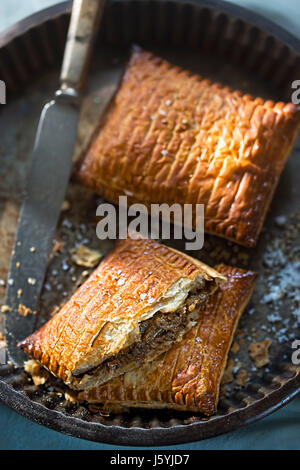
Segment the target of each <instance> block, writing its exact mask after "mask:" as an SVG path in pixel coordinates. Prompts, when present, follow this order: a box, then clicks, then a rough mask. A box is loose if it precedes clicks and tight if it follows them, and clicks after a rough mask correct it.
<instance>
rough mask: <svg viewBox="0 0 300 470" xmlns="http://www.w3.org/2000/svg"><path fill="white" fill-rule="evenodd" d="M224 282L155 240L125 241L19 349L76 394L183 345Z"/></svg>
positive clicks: (223, 279) (207, 268) (223, 278)
mask: <svg viewBox="0 0 300 470" xmlns="http://www.w3.org/2000/svg"><path fill="white" fill-rule="evenodd" d="M225 280H226V278H225V277H224V276H223V274H221V273H219V272H217V271H216V270H214V269H212V268H210V267H209V266H207V265H205V264H203V263H201V262H200V261H198V260H195V259H193V258H190V257H189V256H187V255H185V254H183V253H180V252H178V251H175V250H173V249H171V248H168V247H166V246H163V245H161V244H159V243H157V242H155V241H153V240H149V239H138V240H132V239H127V240H122V241H120V242H118V243H117V244H116V247H115V249H114V250H113V251H112V252H111V253H110V254H108V256H107V257H106V259H104V261H103V262H102V263H101V264H100V265H99V266H98V268H97V269H96V270H95V271H94V272H93V273H92V275H91V276H90V277H89V278H88V280H87V281H86V282H85V283H84V284H83V285H82V286H81V287H80V288H79V289H78V290H77V292H75V294H74V295H73V296H72V297H71V299H70V300H69V301H68V302H67V303H66V304H65V305H64V306H63V307H62V309H61V310H60V311H59V312H58V313H57V314H56V316H54V317H53V318H52V319H51V320H49V322H48V323H46V324H45V325H44V326H43V327H42V328H41V329H40V330H38V331H36V332H35V333H33V334H32V335H31V336H29V337H28V338H27V339H25V340H24V341H22V342H21V343H20V347H21V348H22V349H23V350H24V351H25V352H26V353H28V354H29V355H30V356H32V357H33V358H35V359H37V360H38V361H39V362H40V363H41V364H42V365H43V366H44V367H46V368H47V369H48V370H49V371H50V372H52V374H54V375H55V376H57V377H59V378H60V379H62V380H63V381H64V382H65V383H66V384H67V385H68V386H70V387H71V388H73V389H75V390H83V389H89V388H92V387H94V386H96V385H99V384H102V383H104V382H107V381H108V380H110V379H112V378H114V377H116V376H119V375H121V374H124V373H125V372H127V371H130V370H132V369H134V368H136V367H139V366H141V365H142V364H144V363H145V362H149V361H151V360H154V359H155V358H156V357H157V356H159V355H161V354H162V353H163V352H165V351H166V350H168V349H169V348H170V346H171V345H172V344H173V343H175V342H177V341H180V340H181V339H182V337H183V335H184V334H185V333H186V332H187V331H188V330H189V329H190V328H191V327H192V325H193V319H194V318H195V317H197V315H198V312H199V311H200V309H201V308H202V305H203V304H204V303H207V301H208V299H209V296H210V295H212V293H213V292H214V291H215V290H216V289H217V287H218V286H219V285H220V284H221V283H223V282H225Z"/></svg>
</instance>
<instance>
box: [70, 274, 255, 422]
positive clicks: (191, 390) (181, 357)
mask: <svg viewBox="0 0 300 470" xmlns="http://www.w3.org/2000/svg"><path fill="white" fill-rule="evenodd" d="M217 269H218V270H219V272H220V273H221V274H222V275H224V276H226V277H227V282H226V283H224V284H222V285H221V287H220V288H219V289H218V290H217V291H216V292H215V293H214V294H213V295H212V296H211V297H210V299H209V301H208V302H207V303H206V304H205V305H204V306H203V308H202V310H201V314H200V316H199V318H198V321H197V323H196V324H195V326H194V327H193V328H192V329H191V330H190V331H189V332H188V333H187V334H186V335H185V336H184V339H183V340H182V341H181V342H180V343H176V344H174V345H173V346H172V347H171V348H170V349H169V351H167V352H166V353H164V354H163V355H162V356H161V357H159V358H157V359H156V360H155V361H153V362H152V363H147V364H146V366H144V367H143V368H139V369H136V370H133V371H131V372H128V373H126V374H125V375H123V376H121V377H117V378H116V379H114V380H111V381H110V382H108V383H107V384H105V385H102V386H100V387H96V388H94V389H92V390H89V391H85V392H81V393H80V394H79V399H81V400H82V401H83V400H85V401H88V402H90V403H99V404H102V405H103V409H106V410H114V409H118V410H119V409H120V407H144V408H145V407H146V408H171V409H175V410H188V411H198V412H202V413H204V414H205V415H207V416H210V415H212V414H214V413H215V412H216V409H217V403H218V398H219V388H220V381H221V378H222V375H223V372H224V368H225V365H226V361H227V355H228V351H229V348H230V345H231V342H232V338H233V335H234V332H235V329H236V326H237V323H238V320H239V318H240V315H241V314H242V312H243V310H244V308H245V307H246V305H247V303H248V301H249V298H250V296H251V293H252V290H253V287H254V284H255V280H256V273H254V272H252V271H244V270H242V269H237V268H232V267H229V266H224V265H221V266H219V268H217Z"/></svg>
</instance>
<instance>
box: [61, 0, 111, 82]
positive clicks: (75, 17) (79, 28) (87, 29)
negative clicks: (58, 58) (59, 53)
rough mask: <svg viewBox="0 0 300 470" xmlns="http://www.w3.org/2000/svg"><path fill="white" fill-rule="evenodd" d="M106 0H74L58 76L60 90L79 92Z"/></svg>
mask: <svg viewBox="0 0 300 470" xmlns="http://www.w3.org/2000/svg"><path fill="white" fill-rule="evenodd" d="M105 3H106V0H74V1H73V8H72V15H71V22H70V26H69V32H68V38H67V44H66V49H65V53H64V59H63V65H62V71H61V76H60V82H61V88H62V89H66V88H73V89H75V90H79V89H80V88H81V87H82V85H83V82H84V78H85V74H86V70H87V66H88V63H89V58H90V54H91V50H92V45H93V41H94V39H95V36H96V32H97V27H98V25H99V24H100V21H101V18H102V14H103V10H104V6H105Z"/></svg>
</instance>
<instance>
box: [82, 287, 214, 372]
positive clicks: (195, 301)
mask: <svg viewBox="0 0 300 470" xmlns="http://www.w3.org/2000/svg"><path fill="white" fill-rule="evenodd" d="M206 299H207V292H203V291H201V293H197V292H196V293H190V294H189V295H188V297H187V299H186V301H185V303H184V305H182V306H181V307H180V308H179V309H178V310H176V311H175V312H172V313H162V312H157V313H156V314H155V315H154V316H153V317H152V318H150V319H149V320H145V321H143V322H141V323H140V325H139V328H140V333H141V339H140V341H138V342H136V343H134V344H132V345H131V346H129V347H127V348H126V349H124V350H123V351H121V352H120V353H118V354H117V355H116V356H113V357H111V358H109V359H107V360H106V361H104V362H103V363H101V364H100V365H99V366H96V367H93V368H92V369H90V370H89V371H85V372H84V373H81V374H78V376H79V377H83V376H84V375H85V374H88V375H94V374H95V373H97V372H98V370H99V371H100V370H101V372H103V371H105V370H106V371H111V372H112V371H115V370H116V369H119V368H120V367H126V365H127V364H130V363H131V362H132V361H134V362H136V364H137V365H138V364H140V363H142V362H144V360H145V358H146V357H151V354H152V353H154V352H155V355H158V353H159V351H161V352H164V351H165V350H166V349H168V348H166V345H168V346H169V345H171V344H172V343H174V342H176V340H177V339H178V337H179V336H180V333H182V332H185V331H186V330H187V328H188V322H189V320H190V317H191V315H192V312H194V310H195V308H196V307H197V310H198V309H199V307H200V306H201V304H203V303H204V302H205V300H206ZM74 375H75V374H74Z"/></svg>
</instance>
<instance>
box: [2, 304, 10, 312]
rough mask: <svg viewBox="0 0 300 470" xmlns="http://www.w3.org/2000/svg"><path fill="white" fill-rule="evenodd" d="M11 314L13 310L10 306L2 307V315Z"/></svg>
mask: <svg viewBox="0 0 300 470" xmlns="http://www.w3.org/2000/svg"><path fill="white" fill-rule="evenodd" d="M7 312H11V308H10V307H9V306H8V305H2V307H1V313H7Z"/></svg>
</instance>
